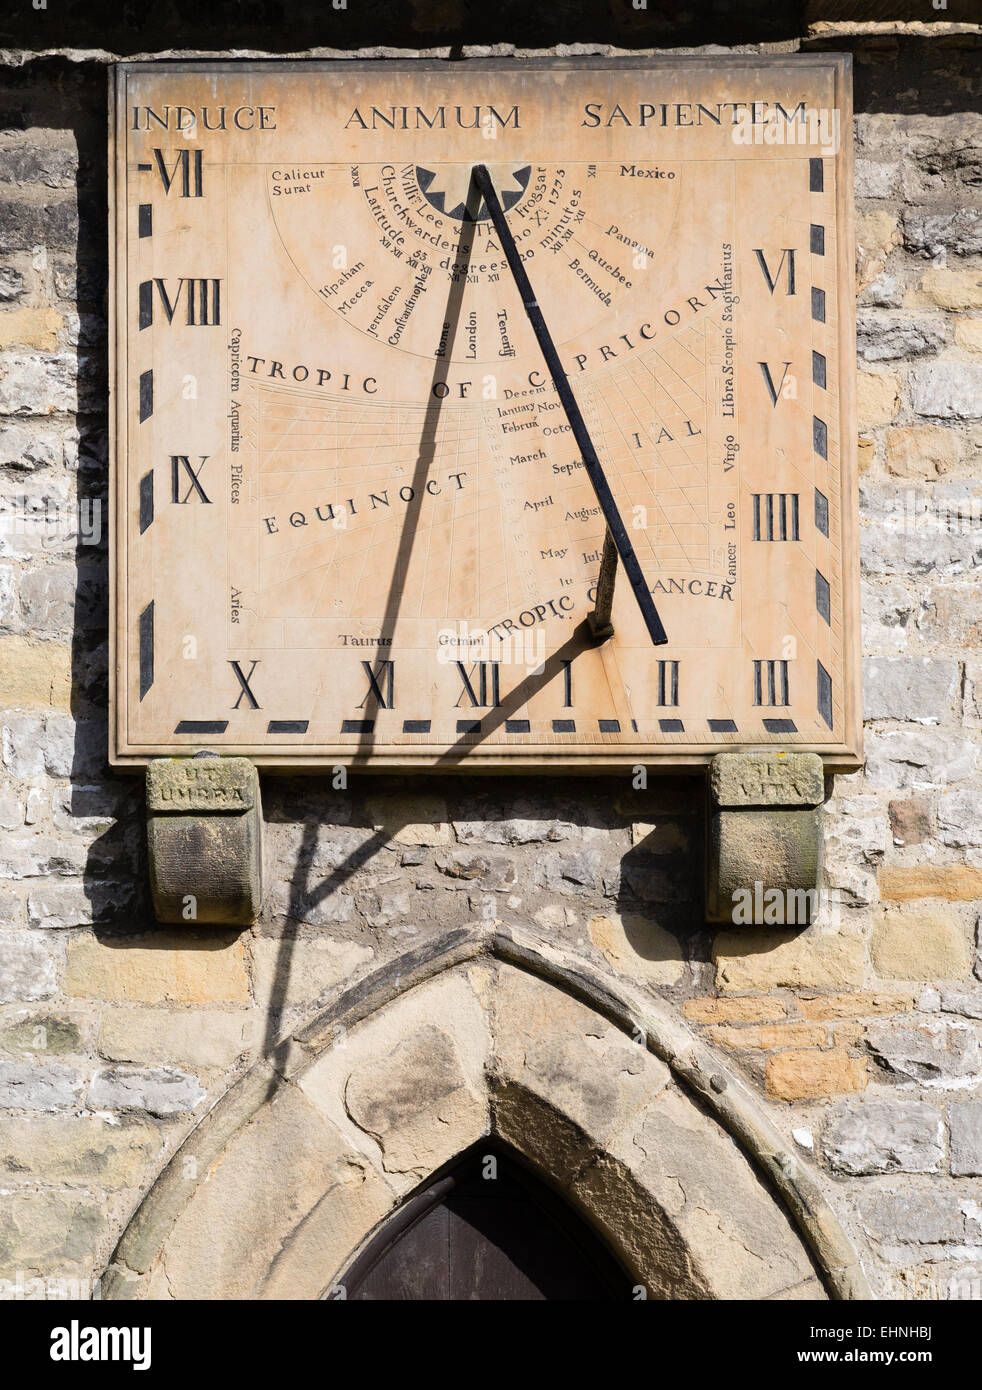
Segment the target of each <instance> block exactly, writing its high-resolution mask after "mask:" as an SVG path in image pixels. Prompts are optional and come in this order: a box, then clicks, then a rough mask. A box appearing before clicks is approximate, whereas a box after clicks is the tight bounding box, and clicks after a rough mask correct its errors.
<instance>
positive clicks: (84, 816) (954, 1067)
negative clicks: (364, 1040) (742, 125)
mask: <svg viewBox="0 0 982 1390" xmlns="http://www.w3.org/2000/svg"><path fill="white" fill-rule="evenodd" d="M42 42H43V44H44V46H45V47H57V46H58V40H57V38H56V37H54V36H53V35H50V34H48V33H47V32H46V34H45V37H44V38H43V40H41V39H38V40H36V41H35V46H36V47H40V46H41V45H42ZM824 42H825V43H826V44H827V46H833V45H840V46H841V45H842V44H844V43H845V42H846V41H845V40H842V39H836V38H834V37H830V38H827V39H825V40H824ZM784 46H785V47H786V46H787V44H785V45H784ZM848 46H849V47H850V48H851V49H852V51H853V52H854V53H855V62H856V70H855V81H856V110H857V116H856V141H857V149H856V154H857V161H856V169H857V188H856V196H857V211H858V219H857V222H858V248H857V292H858V297H859V300H858V302H859V365H860V376H859V424H860V438H859V450H860V461H861V462H860V467H861V507H862V520H863V568H864V637H865V651H866V665H865V689H866V713H867V716H868V721H869V722H868V729H867V752H868V760H867V765H866V768H865V770H864V771H861V772H858V773H856V774H854V775H851V776H843V777H839V778H837V779H836V780H835V784H834V787H832V788H831V789H830V798H829V801H828V805H827V807H826V815H827V820H826V827H827V830H826V861H827V877H828V885H829V895H828V902H827V903H826V904H825V905H824V907H823V911H822V914H821V917H820V919H819V920H818V922H817V923H816V924H815V925H813V926H812V927H809V928H808V929H807V930H805V931H803V932H790V931H784V930H779V929H774V930H771V929H766V928H759V929H753V928H751V929H745V930H742V931H736V930H732V931H730V930H726V931H721V932H718V933H716V934H713V933H711V932H710V931H708V930H707V928H706V927H705V924H704V922H703V920H702V916H701V892H702V889H701V883H702V813H703V792H702V787H701V784H700V783H699V781H698V779H681V778H680V779H674V778H673V779H663V780H657V779H652V781H651V783H650V785H649V788H648V789H647V790H646V791H637V790H634V789H633V788H632V786H631V785H630V782H628V781H622V780H612V779H597V780H592V781H589V782H574V781H556V782H545V781H543V780H542V779H537V780H535V781H532V780H525V779H521V778H514V779H509V780H507V781H504V780H502V781H498V780H487V781H475V780H473V779H470V778H466V777H458V778H455V779H439V780H437V779H433V780H427V781H425V782H422V781H421V780H420V779H402V780H399V779H392V778H387V779H380V778H368V777H358V776H352V777H351V779H350V782H349V786H348V788H347V789H346V790H344V791H333V790H330V789H329V788H328V787H327V785H326V784H325V783H323V782H320V781H318V780H313V779H305V780H299V779H298V780H293V781H291V780H287V779H272V778H267V779H264V788H263V794H264V802H265V814H266V818H267V827H266V828H267V837H266V852H267V858H268V868H269V878H270V894H269V902H268V906H267V909H266V912H265V915H264V917H263V920H262V922H261V923H260V924H259V925H258V926H257V927H256V928H255V929H254V930H251V931H245V932H241V933H239V932H235V933H233V932H227V933H223V932H217V931H208V932H205V931H195V930H181V929H168V930H164V929H160V928H157V927H155V925H154V923H153V920H152V916H151V914H150V911H149V907H148V900H147V888H146V884H147V870H146V863H145V850H144V832H143V821H142V786H141V784H140V782H139V781H138V780H136V779H133V778H124V777H116V776H113V775H111V774H110V772H109V771H108V769H107V766H106V698H107V638H106V627H107V594H106V582H107V581H106V569H107V538H106V535H105V526H104V524H102V525H100V523H104V520H105V509H104V508H105V488H106V409H105V401H106V380H107V371H106V321H105V288H106V281H105V249H104V248H105V236H106V217H105V184H106V143H105V86H106V73H105V67H104V65H103V62H102V61H101V60H100V61H93V60H91V59H85V58H84V56H83V55H78V56H77V58H76V59H73V58H71V57H68V56H66V57H45V58H38V59H34V60H31V59H30V56H29V55H25V54H24V53H23V52H19V53H17V54H11V55H10V60H9V63H8V66H7V67H6V68H5V69H4V70H3V75H2V77H0V497H2V505H3V507H4V511H3V513H2V514H0V523H2V524H0V726H2V775H0V1107H2V1110H0V1189H2V1194H0V1278H3V1279H5V1280H7V1281H9V1282H8V1284H7V1286H6V1287H7V1291H8V1294H9V1293H10V1292H11V1291H16V1288H17V1287H18V1282H17V1281H18V1280H19V1279H20V1280H22V1281H23V1280H30V1279H33V1278H43V1279H51V1280H58V1279H61V1280H68V1281H71V1280H75V1281H79V1280H81V1281H84V1280H87V1279H92V1278H94V1277H96V1276H97V1275H98V1273H99V1272H100V1271H101V1270H102V1269H103V1267H104V1266H105V1264H106V1261H107V1259H108V1258H109V1256H110V1254H111V1252H112V1250H113V1248H114V1246H115V1244H116V1241H117V1239H118V1237H119V1235H120V1232H121V1230H122V1229H123V1227H124V1226H125V1224H126V1222H127V1220H128V1219H129V1217H130V1216H131V1214H132V1213H133V1211H134V1209H135V1208H136V1206H137V1205H138V1204H139V1202H140V1200H141V1198H142V1196H143V1195H144V1194H145V1193H146V1191H147V1190H148V1188H149V1186H150V1184H151V1183H152V1182H153V1180H154V1179H155V1177H156V1176H157V1174H158V1173H159V1172H160V1171H161V1169H162V1167H163V1166H164V1164H165V1162H166V1161H167V1159H168V1158H169V1156H170V1155H172V1154H173V1152H174V1151H175V1149H176V1148H177V1147H178V1145H180V1143H181V1142H182V1140H183V1139H184V1138H185V1136H186V1135H187V1134H188V1133H189V1131H190V1130H191V1129H192V1128H193V1127H194V1126H195V1124H196V1123H197V1122H198V1121H199V1120H200V1118H201V1117H202V1116H203V1115H204V1114H205V1113H206V1112H207V1111H208V1110H209V1108H210V1107H211V1106H212V1105H213V1104H214V1103H215V1102H216V1100H218V1098H219V1097H221V1096H223V1095H224V1094H225V1093H226V1092H227V1091H228V1089H229V1087H230V1085H231V1084H232V1083H233V1081H234V1080H235V1079H236V1078H238V1077H239V1076H241V1075H242V1074H244V1072H245V1071H246V1069H247V1068H248V1067H249V1066H251V1065H252V1064H253V1063H254V1062H255V1061H256V1060H257V1059H258V1058H260V1057H262V1056H264V1055H266V1054H268V1053H269V1052H270V1050H271V1049H272V1047H273V1045H274V1044H275V1043H276V1041H277V1039H278V1038H280V1037H281V1036H282V1035H283V1034H284V1033H287V1032H290V1031H292V1030H293V1029H294V1028H295V1027H296V1026H297V1025H298V1024H299V1023H300V1022H301V1021H302V1020H304V1019H306V1018H307V1017H309V1016H310V1015H311V1013H312V1012H313V1011H314V1009H315V1007H316V1006H317V1005H318V1003H321V1004H322V1003H323V1002H324V1001H325V1000H327V999H329V998H330V997H331V995H332V992H334V991H336V990H337V989H338V988H339V987H340V986H341V985H342V984H347V983H350V982H351V981H352V980H354V979H358V978H359V977H360V976H361V975H363V974H365V973H366V972H368V971H369V970H374V969H377V968H378V967H379V966H381V965H384V964H385V963H386V962H390V961H392V960H394V959H395V958H396V957H398V956H400V955H402V954H403V953H404V952H406V951H407V950H409V949H410V948H415V947H418V946H419V945H420V944H421V943H424V942H425V941H426V940H427V939H429V938H433V937H435V936H437V935H438V934H440V933H442V932H444V931H446V929H448V928H450V927H461V926H464V925H466V924H468V923H477V922H481V921H488V920H490V919H498V920H501V921H503V922H505V923H507V924H510V925H513V926H515V927H518V928H523V929H526V930H531V931H534V932H536V933H537V934H538V935H539V936H542V937H545V938H547V939H548V940H550V941H552V942H553V943H555V944H556V946H557V947H558V948H560V949H562V950H565V951H568V952H569V953H570V955H571V956H573V955H575V956H579V957H583V958H586V959H587V960H589V961H592V962H593V963H594V964H596V965H597V966H599V967H603V968H604V969H605V970H607V971H608V972H612V973H613V974H614V975H616V976H620V977H622V978H623V979H624V980H625V981H628V982H631V983H634V984H640V985H642V986H643V987H644V988H645V989H646V990H648V991H650V992H651V994H652V995H654V996H657V997H658V998H659V999H660V1000H661V1001H662V1003H663V1004H664V1005H665V1006H667V1007H668V1008H669V1009H670V1010H671V1011H672V1012H673V1014H674V1015H675V1016H676V1017H677V1018H678V1019H679V1020H680V1021H682V1022H684V1023H685V1024H686V1025H687V1026H688V1027H689V1028H691V1029H692V1030H693V1032H694V1033H696V1034H698V1035H700V1036H701V1039H702V1041H703V1042H704V1043H705V1044H707V1045H708V1046H709V1047H710V1048H711V1049H713V1050H715V1052H716V1053H717V1055H718V1056H719V1057H720V1058H721V1059H724V1061H725V1065H726V1066H727V1067H729V1068H731V1069H733V1070H735V1071H737V1072H738V1073H742V1075H743V1077H744V1078H745V1079H746V1081H747V1083H748V1084H749V1085H750V1087H751V1088H753V1089H755V1090H756V1092H757V1093H758V1094H759V1096H760V1097H761V1098H762V1103H763V1104H764V1106H765V1108H767V1109H768V1110H769V1113H770V1115H771V1117H772V1119H773V1121H774V1123H775V1124H776V1125H777V1127H778V1129H779V1130H780V1131H781V1133H782V1134H783V1135H784V1136H785V1137H786V1139H787V1142H788V1144H789V1145H790V1146H792V1147H793V1148H794V1149H795V1150H796V1151H797V1153H798V1154H799V1155H800V1157H801V1159H802V1160H803V1162H805V1163H807V1164H810V1165H814V1170H815V1173H816V1176H817V1178H818V1180H819V1182H820V1184H821V1185H822V1187H823V1189H824V1191H825V1194H826V1197H827V1199H828V1201H829V1202H830V1203H831V1205H832V1207H833V1208H834V1210H835V1211H836V1212H837V1213H838V1216H839V1219H840V1220H841V1221H842V1223H843V1224H844V1226H845V1227H846V1228H847V1230H851V1231H852V1232H854V1233H855V1235H856V1238H857V1243H858V1244H859V1245H860V1246H862V1247H863V1248H864V1249H865V1252H866V1253H865V1259H866V1262H867V1274H868V1276H869V1278H870V1280H871V1282H872V1284H873V1287H874V1289H875V1291H876V1292H877V1294H878V1295H879V1296H882V1297H886V1298H949V1297H957V1298H964V1297H974V1298H980V1297H982V1184H980V1181H979V1179H980V1178H982V1056H980V1028H982V1022H980V1020H982V984H979V983H978V981H979V980H980V979H982V960H980V957H979V955H978V954H977V953H978V950H979V940H978V933H979V927H978V923H979V922H980V921H982V918H980V910H982V760H980V751H982V654H980V631H982V603H980V593H982V589H980V581H982V524H980V522H982V452H980V450H982V210H980V201H982V114H980V108H982V72H980V64H979V39H978V37H977V36H976V37H972V36H971V35H967V34H960V35H949V37H947V38H936V39H933V40H920V39H909V38H903V37H881V38H877V39H873V40H864V39H861V38H857V39H850V40H849V41H848ZM100 506H101V509H102V510H101V511H100ZM53 1287H54V1286H53Z"/></svg>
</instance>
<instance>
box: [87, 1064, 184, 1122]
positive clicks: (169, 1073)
mask: <svg viewBox="0 0 982 1390" xmlns="http://www.w3.org/2000/svg"><path fill="white" fill-rule="evenodd" d="M204 1098H205V1092H204V1090H203V1089H202V1087H201V1085H200V1084H199V1082H198V1078H197V1077H196V1076H189V1075H188V1074H187V1073H186V1072H182V1071H177V1070H176V1069H174V1068H172V1067H160V1068H150V1067H145V1068H142V1069H139V1070H138V1069H137V1068H133V1069H131V1070H127V1069H125V1068H123V1067H110V1068H107V1069H106V1070H105V1071H98V1072H96V1074H95V1076H94V1077H93V1078H92V1084H91V1085H90V1086H89V1093H88V1096H87V1098H86V1102H85V1103H86V1105H87V1106H88V1108H89V1109H90V1110H110V1111H112V1110H119V1111H123V1112H124V1113H128V1112H135V1113H137V1114H144V1115H158V1116H160V1117H161V1118H165V1117H167V1116H170V1115H184V1114H186V1113H187V1112H188V1111H189V1110H193V1109H194V1107H195V1106H196V1105H198V1104H199V1103H200V1102H201V1101H202V1100H204Z"/></svg>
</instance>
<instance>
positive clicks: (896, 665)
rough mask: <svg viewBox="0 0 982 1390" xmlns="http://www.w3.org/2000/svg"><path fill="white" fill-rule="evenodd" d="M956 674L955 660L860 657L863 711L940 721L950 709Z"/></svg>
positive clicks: (878, 715)
mask: <svg viewBox="0 0 982 1390" xmlns="http://www.w3.org/2000/svg"><path fill="white" fill-rule="evenodd" d="M960 676H961V668H960V666H959V664H958V662H957V661H936V660H931V659H930V658H928V657H906V656H868V657H866V658H864V660H863V714H864V716H865V717H866V718H867V719H909V720H913V719H916V720H918V721H922V722H924V723H929V724H937V723H941V722H943V721H944V720H945V718H946V717H947V716H948V715H949V714H950V713H951V710H952V706H953V704H954V699H955V694H956V691H957V688H958V685H959V683H960Z"/></svg>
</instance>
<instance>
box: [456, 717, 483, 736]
mask: <svg viewBox="0 0 982 1390" xmlns="http://www.w3.org/2000/svg"><path fill="white" fill-rule="evenodd" d="M457 732H458V734H479V733H480V732H481V721H480V719H458V720H457Z"/></svg>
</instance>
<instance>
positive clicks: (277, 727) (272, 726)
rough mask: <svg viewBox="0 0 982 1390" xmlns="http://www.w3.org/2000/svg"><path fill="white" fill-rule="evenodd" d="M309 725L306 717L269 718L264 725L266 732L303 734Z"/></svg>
mask: <svg viewBox="0 0 982 1390" xmlns="http://www.w3.org/2000/svg"><path fill="white" fill-rule="evenodd" d="M309 727H310V721H309V720H308V719H271V720H270V721H269V723H268V724H267V725H266V732H267V733H268V734H305V733H306V732H307V730H308V728H309Z"/></svg>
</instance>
